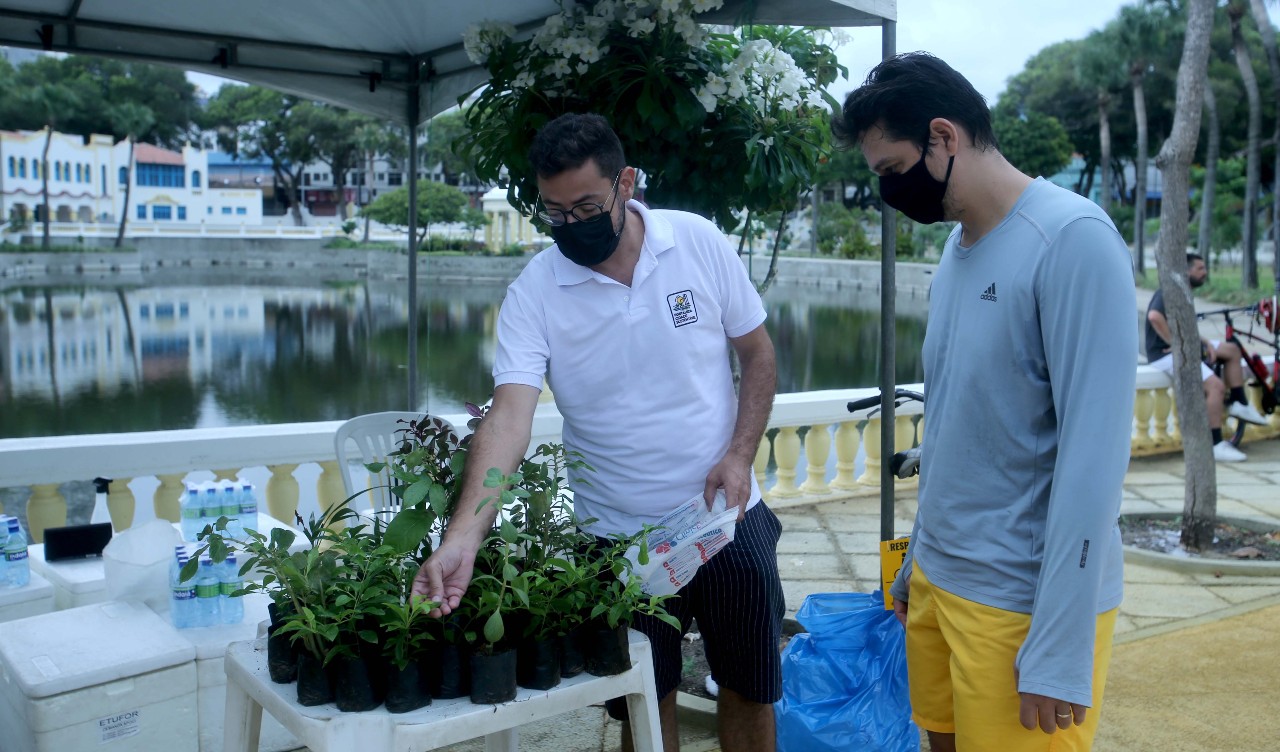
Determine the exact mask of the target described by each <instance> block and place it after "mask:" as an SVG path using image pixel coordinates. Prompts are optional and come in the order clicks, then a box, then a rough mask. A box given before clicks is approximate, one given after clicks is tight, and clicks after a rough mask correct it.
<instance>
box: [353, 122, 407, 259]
mask: <svg viewBox="0 0 1280 752" xmlns="http://www.w3.org/2000/svg"><path fill="white" fill-rule="evenodd" d="M356 148H357V149H359V152H360V158H361V160H362V161H363V163H364V165H365V176H366V177H365V189H364V190H363V191H361V192H360V206H362V207H363V206H367V205H368V204H369V203H370V202H372V201H373V188H372V179H371V178H370V176H372V175H375V174H377V173H376V170H375V165H374V163H375V161H376V160H377V159H378V158H379V157H381V158H383V159H384V160H386V161H387V167H388V169H389V170H400V169H402V167H403V164H402V163H403V161H404V155H405V151H406V149H407V148H408V144H407V143H406V137H405V133H404V130H403V129H401V128H400V126H398V125H396V124H394V123H389V122H385V121H377V120H372V119H370V120H366V121H364V122H363V123H361V124H360V125H359V126H358V127H357V128H356ZM409 179H410V180H412V179H413V176H412V173H411V174H410V178H409ZM362 242H365V243H368V242H369V217H368V215H365V218H364V238H363V240H362Z"/></svg>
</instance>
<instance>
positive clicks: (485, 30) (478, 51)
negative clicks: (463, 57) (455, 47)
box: [462, 21, 516, 65]
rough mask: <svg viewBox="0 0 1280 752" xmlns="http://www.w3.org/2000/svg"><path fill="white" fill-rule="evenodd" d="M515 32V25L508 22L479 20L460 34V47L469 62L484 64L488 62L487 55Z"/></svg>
mask: <svg viewBox="0 0 1280 752" xmlns="http://www.w3.org/2000/svg"><path fill="white" fill-rule="evenodd" d="M515 33H516V27H515V26H512V25H511V24H509V23H498V22H497V21H481V22H480V23H475V24H471V26H469V27H467V31H466V33H464V34H463V35H462V47H463V49H465V50H466V52H467V57H468V58H469V59H470V60H471V62H473V63H475V64H476V65H484V64H485V63H486V62H488V60H489V55H491V54H493V51H494V50H495V49H497V48H498V47H499V46H501V45H502V44H503V43H505V42H506V41H507V40H508V39H510V38H511V37H513V36H515Z"/></svg>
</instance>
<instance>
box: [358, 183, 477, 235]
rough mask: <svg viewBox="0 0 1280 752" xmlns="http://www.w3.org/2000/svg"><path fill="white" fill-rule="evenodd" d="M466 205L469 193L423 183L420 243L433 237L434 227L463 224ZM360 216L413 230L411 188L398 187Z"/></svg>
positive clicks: (420, 197) (420, 192)
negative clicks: (446, 224)
mask: <svg viewBox="0 0 1280 752" xmlns="http://www.w3.org/2000/svg"><path fill="white" fill-rule="evenodd" d="M466 204H467V196H466V194H465V193H463V192H462V191H460V190H458V189H457V188H454V187H453V186H449V185H445V184H444V183H437V182H435V181H433V180H419V181H418V206H417V225H418V238H417V240H418V242H419V243H421V242H422V241H423V239H425V238H427V237H429V236H430V230H431V225H433V224H443V223H447V222H457V221H459V220H460V219H461V218H462V208H463V207H464V206H466ZM360 213H361V214H363V215H365V216H366V217H369V218H370V219H372V220H374V221H375V222H381V223H382V224H384V225H387V226H389V227H395V228H397V229H399V228H404V229H406V230H407V229H408V228H409V187H408V186H404V187H403V188H397V189H395V190H394V191H391V192H390V193H384V194H382V195H381V196H378V198H377V199H376V200H375V201H374V202H373V203H372V204H369V205H368V206H366V207H364V208H363V209H362V210H361V212H360ZM427 250H431V249H430V248H428V249H427Z"/></svg>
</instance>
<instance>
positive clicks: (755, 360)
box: [703, 324, 778, 520]
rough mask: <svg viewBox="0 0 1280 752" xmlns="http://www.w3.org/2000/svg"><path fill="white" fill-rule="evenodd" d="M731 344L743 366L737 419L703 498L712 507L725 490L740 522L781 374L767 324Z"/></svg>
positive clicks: (733, 340)
mask: <svg viewBox="0 0 1280 752" xmlns="http://www.w3.org/2000/svg"><path fill="white" fill-rule="evenodd" d="M729 343H730V344H732V345H733V349H734V352H736V353H737V354H738V362H739V363H740V364H741V366H742V379H741V381H739V383H738V418H737V421H736V422H735V423H734V426H733V436H732V438H730V440H729V449H728V450H727V451H726V452H725V455H724V458H722V459H721V460H720V461H719V462H718V463H716V466H715V467H713V468H711V472H709V473H707V485H706V488H705V489H704V491H703V498H705V499H706V500H707V503H708V504H710V503H711V501H712V499H714V498H715V494H716V489H717V488H723V489H724V493H725V499H726V500H727V502H728V506H731V507H733V506H736V507H738V519H739V520H741V519H742V515H743V513H744V511H745V510H746V508H747V504H748V503H750V501H751V498H750V497H751V463H752V462H753V461H754V460H755V457H756V450H757V449H758V448H759V447H760V440H761V439H762V438H763V437H764V429H765V426H766V425H767V424H768V423H769V413H770V412H771V411H772V410H773V396H774V394H775V393H776V391H777V387H778V373H777V364H776V361H775V358H774V352H773V340H771V339H770V338H769V332H768V331H767V330H765V328H764V324H761V325H760V326H757V327H756V328H755V329H752V330H751V331H749V332H747V333H746V334H744V335H742V336H741V337H732V338H730V339H729Z"/></svg>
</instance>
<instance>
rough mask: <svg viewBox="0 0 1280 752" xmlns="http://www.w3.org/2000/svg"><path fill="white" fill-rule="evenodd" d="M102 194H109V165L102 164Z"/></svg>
mask: <svg viewBox="0 0 1280 752" xmlns="http://www.w3.org/2000/svg"><path fill="white" fill-rule="evenodd" d="M102 195H104V196H105V195H107V166H106V165H103V166H102Z"/></svg>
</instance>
